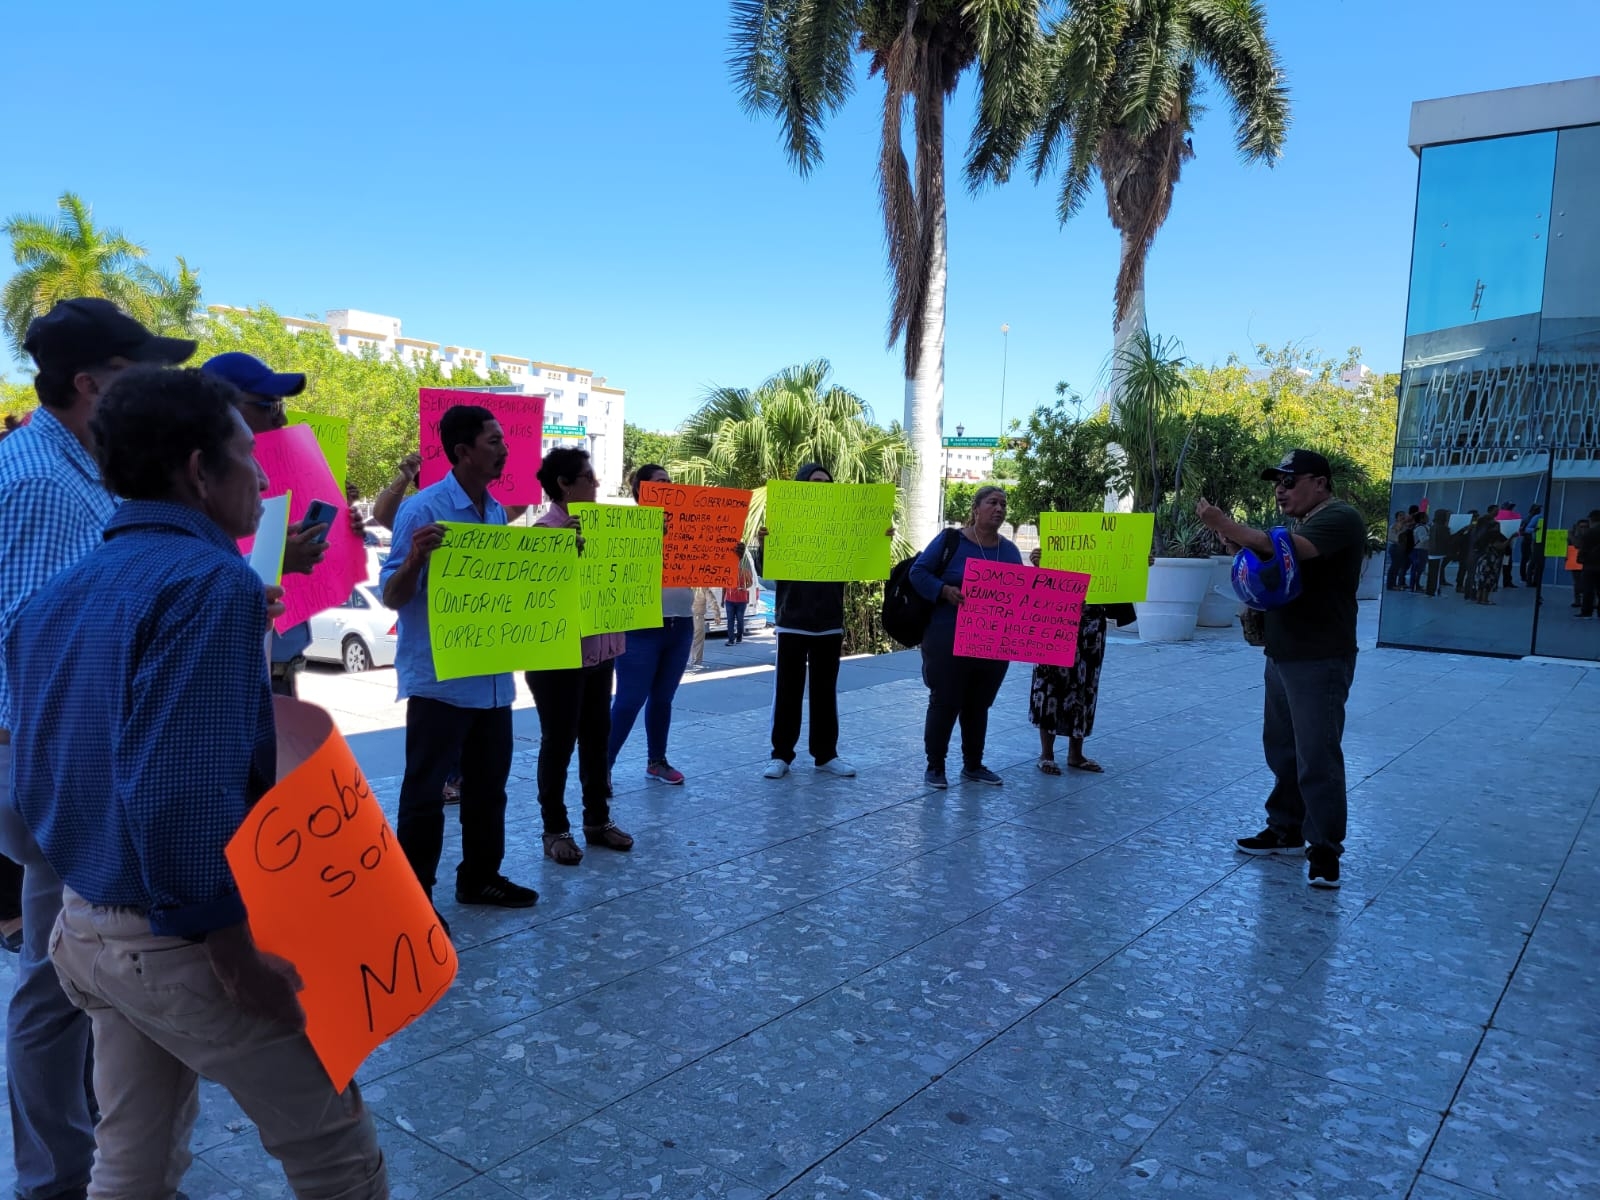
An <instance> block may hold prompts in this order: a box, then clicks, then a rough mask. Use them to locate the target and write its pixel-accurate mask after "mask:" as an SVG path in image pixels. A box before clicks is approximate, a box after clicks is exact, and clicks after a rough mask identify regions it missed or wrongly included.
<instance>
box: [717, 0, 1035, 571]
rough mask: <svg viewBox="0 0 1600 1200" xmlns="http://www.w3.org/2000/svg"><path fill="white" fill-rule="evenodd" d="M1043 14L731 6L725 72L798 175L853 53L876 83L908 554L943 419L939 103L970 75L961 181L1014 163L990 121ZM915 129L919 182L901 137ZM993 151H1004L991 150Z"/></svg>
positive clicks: (932, 497) (840, 98)
mask: <svg viewBox="0 0 1600 1200" xmlns="http://www.w3.org/2000/svg"><path fill="white" fill-rule="evenodd" d="M1042 3H1043V0H733V13H734V27H733V38H732V45H733V52H732V55H731V66H732V68H733V71H734V77H735V81H736V84H737V86H738V89H739V94H740V98H741V99H742V100H743V102H744V105H745V107H746V108H747V109H749V110H750V111H752V112H759V113H764V114H768V115H772V116H775V117H776V118H777V119H778V122H779V124H780V125H781V126H782V129H783V140H784V146H785V149H786V150H787V151H788V154H789V158H790V160H791V161H792V162H793V163H794V165H795V167H796V168H797V169H798V170H799V171H800V173H801V174H802V175H804V174H807V173H808V172H809V171H810V170H811V168H812V167H813V166H815V165H816V164H817V163H818V162H819V161H821V158H822V145H821V128H822V123H823V121H824V119H825V118H826V117H827V116H828V115H829V114H831V113H833V112H834V111H835V110H836V109H838V108H839V106H840V105H842V104H843V103H844V101H845V100H846V99H847V98H848V97H849V95H850V92H851V90H852V87H853V85H854V78H855V77H854V62H853V56H854V54H855V53H856V52H858V51H859V52H860V53H861V54H863V55H865V56H866V59H867V67H868V70H869V72H870V73H871V74H873V75H881V76H882V77H883V82H884V103H883V135H882V141H881V145H880V149H879V159H878V188H879V193H880V197H881V201H882V205H883V219H884V240H885V242H886V243H887V249H888V254H889V275H890V293H891V301H890V309H889V344H890V345H893V344H894V343H895V342H896V341H900V340H902V339H903V342H904V351H905V375H906V404H905V427H906V431H907V434H908V436H909V439H910V444H911V449H912V452H913V457H912V458H911V459H909V460H908V461H907V463H906V466H907V468H908V470H907V478H906V480H905V483H906V487H905V489H904V490H905V491H907V492H908V493H909V496H908V504H907V506H906V507H907V516H906V525H907V526H908V527H909V532H910V533H911V535H912V537H913V539H914V540H917V541H919V542H920V541H921V540H924V539H926V538H929V537H932V536H933V533H934V531H935V530H937V529H938V528H939V524H940V521H939V517H940V511H939V479H938V475H937V473H936V472H934V471H933V470H931V469H930V470H921V469H920V466H921V465H922V464H931V463H936V462H938V461H939V451H940V437H941V434H942V432H943V419H944V308H945V185H944V132H945V131H944V125H945V112H944V109H945V102H946V101H947V100H948V99H949V98H950V95H951V93H952V92H954V91H955V88H956V84H957V82H958V81H959V80H960V78H961V76H962V74H963V73H964V72H966V71H967V70H968V68H970V67H974V66H975V67H976V68H977V70H978V84H979V104H978V114H977V118H976V121H975V124H974V126H973V130H972V135H971V141H970V145H969V169H972V164H982V163H986V162H987V161H989V160H990V159H991V158H993V157H995V156H996V155H1004V154H1006V153H1014V152H1015V149H1018V148H1020V145H1019V146H1018V147H1012V146H1011V144H1010V142H1009V141H1007V140H1004V139H1007V138H1013V137H1015V136H1016V134H1015V132H1014V131H1012V130H1011V129H1010V128H1009V127H1006V126H1003V125H1002V124H1001V123H1000V122H999V121H998V120H997V119H996V118H997V117H998V116H999V115H1000V114H1002V113H1005V112H1010V111H1014V110H1016V109H1018V107H1019V106H1020V105H1021V104H1022V102H1021V100H1020V99H1019V98H1018V97H1016V96H1014V95H1013V92H1014V91H1016V90H1018V89H1019V88H1024V87H1025V84H1026V77H1027V76H1028V74H1029V72H1030V70H1031V69H1032V68H1031V64H1032V61H1033V56H1034V53H1035V49H1036V45H1037V42H1038V40H1039V36H1040V25H1039V11H1040V8H1041V6H1042ZM908 110H910V113H911V116H912V131H913V145H914V153H915V168H914V170H913V167H912V165H911V164H909V163H908V162H907V161H906V154H905V149H904V142H903V140H902V132H903V124H904V121H905V118H906V115H907V112H908ZM997 139H1001V140H998V141H997Z"/></svg>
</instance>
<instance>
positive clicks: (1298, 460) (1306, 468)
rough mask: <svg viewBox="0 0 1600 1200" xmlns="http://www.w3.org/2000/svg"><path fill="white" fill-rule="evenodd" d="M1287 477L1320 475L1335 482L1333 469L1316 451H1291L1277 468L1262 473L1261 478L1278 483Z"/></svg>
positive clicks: (1270, 468) (1269, 468)
mask: <svg viewBox="0 0 1600 1200" xmlns="http://www.w3.org/2000/svg"><path fill="white" fill-rule="evenodd" d="M1285 475H1320V476H1322V477H1323V478H1324V479H1326V480H1328V481H1329V482H1330V483H1331V482H1332V481H1333V468H1332V467H1330V466H1329V465H1328V460H1327V459H1325V458H1323V457H1322V455H1320V454H1318V453H1317V452H1316V451H1315V450H1290V451H1289V452H1288V453H1287V454H1285V455H1284V456H1283V459H1282V460H1281V461H1280V462H1279V463H1278V465H1277V466H1275V467H1268V468H1267V469H1266V470H1265V471H1263V472H1261V478H1262V479H1265V480H1269V481H1271V482H1273V483H1276V482H1277V481H1278V480H1280V479H1282V478H1283V477H1284V476H1285Z"/></svg>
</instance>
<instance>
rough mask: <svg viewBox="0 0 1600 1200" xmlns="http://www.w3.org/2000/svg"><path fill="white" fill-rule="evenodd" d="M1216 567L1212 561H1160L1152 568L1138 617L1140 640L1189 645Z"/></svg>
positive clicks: (1138, 605)
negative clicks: (1201, 603)
mask: <svg viewBox="0 0 1600 1200" xmlns="http://www.w3.org/2000/svg"><path fill="white" fill-rule="evenodd" d="M1215 569H1216V568H1215V567H1213V566H1212V564H1211V560H1210V559H1209V558H1158V559H1156V563H1155V566H1153V567H1151V568H1150V588H1149V590H1148V591H1147V592H1146V594H1145V598H1144V600H1143V601H1142V602H1140V603H1138V604H1135V605H1134V606H1133V607H1134V611H1136V612H1137V613H1138V614H1139V637H1140V639H1141V640H1142V641H1146V642H1187V641H1189V640H1190V639H1191V638H1193V637H1194V626H1195V621H1196V620H1197V619H1198V618H1199V616H1200V601H1201V600H1203V599H1205V594H1206V587H1207V585H1209V584H1210V582H1211V573H1212V571H1214V570H1215Z"/></svg>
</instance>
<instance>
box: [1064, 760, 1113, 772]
mask: <svg viewBox="0 0 1600 1200" xmlns="http://www.w3.org/2000/svg"><path fill="white" fill-rule="evenodd" d="M1067 766H1069V767H1071V768H1072V769H1073V770H1074V771H1087V772H1089V774H1091V775H1103V774H1105V770H1106V769H1105V768H1104V767H1102V766H1101V765H1100V764H1099V763H1097V762H1095V760H1094V759H1092V758H1080V759H1077V760H1073V759H1070V758H1069V759H1067Z"/></svg>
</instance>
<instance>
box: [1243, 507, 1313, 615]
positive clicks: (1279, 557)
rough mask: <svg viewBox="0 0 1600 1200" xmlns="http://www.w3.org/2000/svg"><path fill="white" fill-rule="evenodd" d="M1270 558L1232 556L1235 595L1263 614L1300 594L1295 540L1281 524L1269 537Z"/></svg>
mask: <svg viewBox="0 0 1600 1200" xmlns="http://www.w3.org/2000/svg"><path fill="white" fill-rule="evenodd" d="M1268 536H1269V537H1271V538H1272V556H1271V557H1270V558H1261V557H1259V556H1257V554H1256V553H1255V551H1253V550H1241V551H1239V553H1238V554H1235V555H1234V556H1233V590H1234V594H1235V595H1237V596H1238V597H1239V599H1240V600H1243V601H1244V602H1245V603H1246V604H1248V605H1249V606H1250V607H1251V608H1254V609H1256V610H1258V611H1261V612H1265V611H1267V610H1268V609H1273V608H1282V607H1283V606H1284V605H1285V604H1288V603H1289V602H1290V601H1291V600H1293V599H1295V598H1296V597H1297V596H1299V595H1300V584H1301V580H1300V564H1299V562H1297V561H1296V559H1295V556H1294V538H1292V537H1291V536H1289V531H1288V530H1287V529H1285V528H1284V527H1283V526H1282V525H1280V526H1278V527H1277V528H1276V529H1274V530H1273V531H1272V532H1271V533H1270V534H1269V535H1268Z"/></svg>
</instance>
